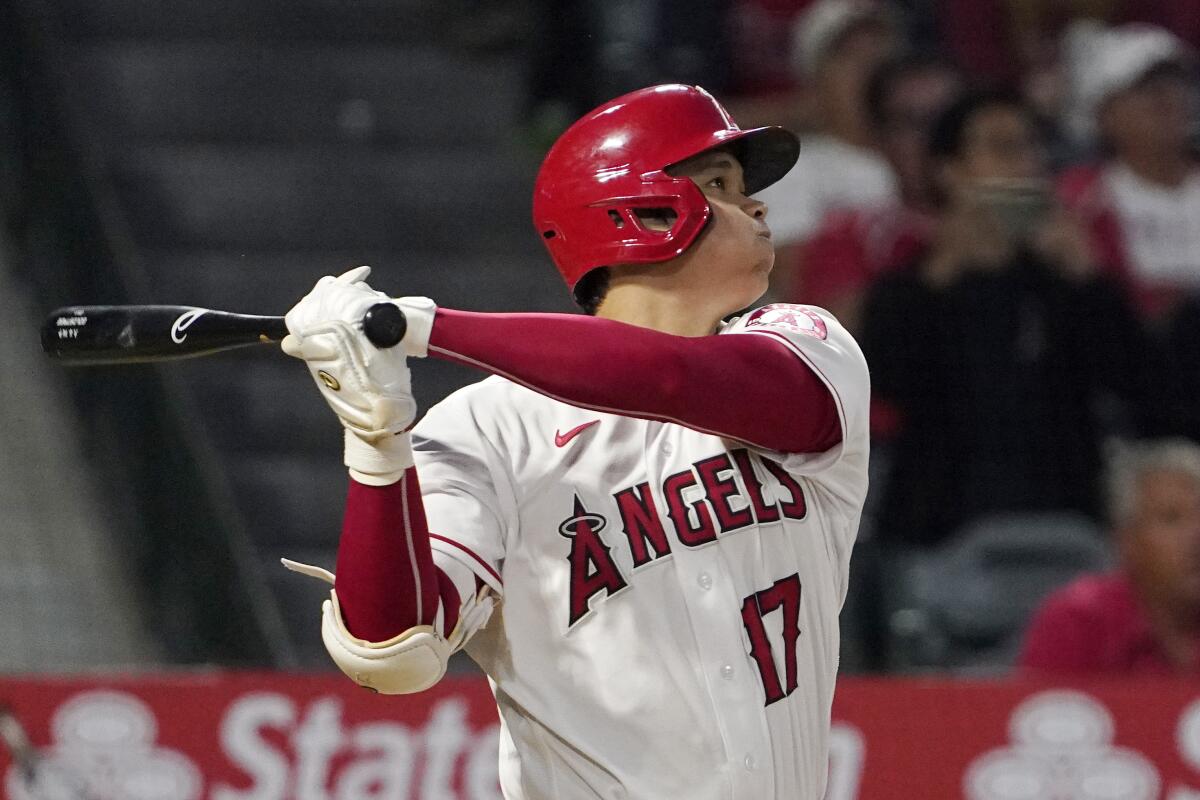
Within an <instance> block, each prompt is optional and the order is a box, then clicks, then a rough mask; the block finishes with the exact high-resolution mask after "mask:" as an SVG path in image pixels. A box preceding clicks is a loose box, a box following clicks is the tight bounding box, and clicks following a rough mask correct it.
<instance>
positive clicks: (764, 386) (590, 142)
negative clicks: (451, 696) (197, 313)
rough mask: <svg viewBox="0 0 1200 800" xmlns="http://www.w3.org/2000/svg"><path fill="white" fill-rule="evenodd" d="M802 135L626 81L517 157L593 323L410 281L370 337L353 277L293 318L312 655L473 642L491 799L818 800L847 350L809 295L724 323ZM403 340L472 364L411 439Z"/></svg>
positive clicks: (389, 659) (845, 447) (398, 679)
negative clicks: (532, 161) (300, 385)
mask: <svg viewBox="0 0 1200 800" xmlns="http://www.w3.org/2000/svg"><path fill="white" fill-rule="evenodd" d="M798 150H799V143H798V141H797V139H796V137H795V136H794V135H793V134H791V133H789V132H787V131H785V130H783V129H781V128H775V127H767V128H757V129H754V130H742V129H740V128H738V126H737V125H736V124H735V123H734V121H733V120H732V119H731V118H730V116H729V114H728V113H727V112H726V110H725V109H724V108H722V107H721V105H720V104H719V103H718V102H717V101H716V100H715V99H714V98H713V97H712V96H711V95H709V94H708V93H707V92H705V91H704V90H703V89H701V88H698V87H694V86H681V85H665V86H654V87H651V88H648V89H643V90H640V91H637V92H633V93H632V94H628V95H625V96H623V97H620V98H617V99H616V100H613V101H612V102H610V103H607V104H606V105H604V106H601V107H600V108H598V109H596V110H595V111H593V112H591V113H590V114H588V115H587V116H585V117H583V118H582V119H581V120H579V121H578V122H577V123H575V125H573V126H572V127H571V128H570V129H569V130H567V132H566V133H564V134H563V135H562V137H561V138H560V139H559V140H558V141H557V142H556V143H555V145H554V147H553V148H552V149H551V150H550V152H549V154H548V155H547V156H546V159H545V161H544V163H543V165H542V167H541V170H540V172H539V174H538V177H537V183H536V187H535V196H534V203H533V217H534V222H535V224H536V227H537V233H538V235H539V236H540V237H542V239H543V241H544V242H545V244H546V246H547V248H548V249H549V251H550V255H551V257H552V258H553V260H554V263H555V264H556V265H557V266H558V268H559V270H560V271H561V272H562V275H563V277H564V278H565V279H566V281H567V284H568V286H570V287H571V289H572V290H573V292H574V297H575V299H576V300H577V302H578V303H579V304H580V305H581V306H582V307H583V309H584V310H585V311H586V312H587V313H586V314H570V315H567V314H477V313H467V312H462V311H453V310H450V309H445V308H438V307H436V306H435V305H434V303H433V302H432V301H431V300H429V299H427V298H420V297H402V298H398V299H395V300H394V301H393V302H395V303H396V304H397V305H399V306H400V307H401V308H402V309H403V310H404V311H405V313H406V315H407V318H408V323H409V326H408V332H407V334H406V335H405V338H404V340H403V342H402V343H401V344H400V345H399V346H397V347H396V348H393V349H391V350H377V349H376V348H374V347H373V346H372V345H371V344H370V343H369V342H368V341H367V339H366V338H365V337H364V335H363V334H362V331H361V324H360V322H359V321H360V320H361V319H362V316H363V313H364V312H365V310H366V309H367V308H369V307H370V306H371V305H373V304H375V303H378V302H379V301H380V299H381V298H382V297H384V295H382V294H381V293H379V292H376V291H373V290H372V289H370V288H369V287H368V286H367V284H366V283H365V279H366V277H367V273H368V272H369V269H368V268H366V267H360V268H358V269H355V270H352V271H350V272H348V273H346V274H344V275H342V276H340V277H337V278H333V277H326V278H322V279H321V281H319V282H318V283H317V285H316V287H315V288H314V289H313V290H312V292H311V293H310V294H309V295H307V296H306V297H305V298H304V299H303V300H302V301H301V302H300V303H299V304H298V305H296V306H295V307H294V308H293V309H292V310H291V311H290V312H289V313H288V315H287V325H288V329H289V331H290V332H291V335H290V336H289V337H288V338H287V339H286V340H285V342H284V348H285V350H287V352H288V353H290V354H291V355H294V356H297V357H299V358H303V359H304V360H305V361H306V362H307V365H308V367H309V369H310V371H311V372H312V374H313V375H314V377H315V378H316V383H317V386H318V388H319V389H320V391H321V392H322V394H323V395H324V396H325V398H326V400H327V401H328V402H329V404H330V405H331V406H332V407H333V409H334V411H335V412H336V413H337V414H338V416H339V417H340V419H341V421H342V424H343V426H344V427H345V463H346V465H347V466H348V467H349V470H350V476H351V481H350V488H349V495H348V499H347V504H346V515H345V523H344V526H343V532H342V538H341V541H340V545H339V549H338V557H337V578H336V584H335V589H334V590H333V591H331V593H330V599H329V600H328V601H326V603H325V604H324V607H323V620H322V626H321V630H322V638H323V640H324V642H325V645H326V647H327V648H328V650H329V652H330V654H331V655H332V657H333V660H334V661H335V662H336V663H337V665H338V666H339V667H340V668H341V669H342V670H343V671H344V672H345V673H346V674H347V675H348V676H349V677H350V678H351V679H353V680H354V681H356V682H357V683H359V684H361V685H363V686H366V687H369V688H372V689H375V690H377V691H381V692H387V693H404V692H418V691H421V690H423V689H426V688H428V687H429V686H432V685H433V684H434V683H435V682H437V681H438V680H439V679H440V678H441V677H442V675H443V673H444V671H445V667H446V660H447V658H448V657H449V656H450V655H451V653H452V652H454V651H455V650H457V649H460V648H462V649H465V650H466V652H467V653H468V654H470V656H471V657H472V658H473V659H474V660H475V661H476V662H477V663H478V664H479V665H480V666H481V667H482V668H483V670H484V671H485V672H486V673H487V674H488V676H489V678H490V680H491V686H492V689H493V691H494V694H495V697H496V704H497V706H498V707H499V712H500V720H501V736H500V783H501V787H502V789H503V792H504V796H505V797H506V798H509V800H518V799H521V800H574V799H575V798H580V799H582V798H654V799H656V800H662V799H663V798H684V797H686V798H714V799H715V798H743V799H745V800H751V799H753V800H763V798H789V800H791V799H793V798H805V799H806V800H819V798H820V797H821V796H822V794H823V793H824V787H825V779H826V770H827V764H826V760H827V749H828V735H829V725H830V704H831V701H832V697H833V689H834V681H835V677H836V673H837V663H838V641H839V638H838V612H839V610H840V608H841V605H842V602H843V599H844V597H845V592H846V581H847V570H848V562H849V558H850V550H851V547H852V544H853V542H854V537H855V533H856V529H857V527H858V523H859V516H860V513H861V508H862V504H863V499H864V495H865V494H866V490H867V451H868V437H867V405H868V393H869V379H868V375H867V368H866V364H865V362H864V361H863V357H862V355H861V353H860V351H859V349H858V347H857V346H856V344H855V342H854V340H853V339H852V338H851V337H850V336H849V335H848V334H847V333H846V332H845V330H844V329H843V328H842V327H841V326H840V325H839V324H838V323H837V321H836V320H834V319H833V318H832V317H831V316H830V315H829V314H828V313H827V312H825V311H823V310H822V309H819V308H814V307H809V306H798V305H767V306H764V307H761V308H757V309H755V310H752V311H750V312H749V313H745V314H743V315H742V316H740V317H737V318H735V319H732V320H731V321H725V320H726V319H727V318H728V317H729V316H730V315H732V314H734V313H735V312H737V311H738V310H739V309H745V308H747V307H749V306H751V305H752V304H753V303H754V301H755V300H757V299H758V298H759V297H761V296H762V294H763V293H764V292H765V291H766V288H767V277H768V273H769V272H770V270H771V266H772V262H773V259H774V253H773V250H772V246H771V241H770V232H769V229H768V227H767V223H766V220H767V208H766V206H764V205H763V204H762V203H761V202H759V201H758V200H755V199H754V197H753V195H754V194H755V193H756V192H758V191H759V190H761V189H763V188H764V187H766V186H768V185H770V184H771V183H772V182H774V181H776V180H778V179H779V178H780V177H781V176H782V175H783V174H784V173H785V172H787V171H788V170H789V169H790V168H791V167H792V165H793V163H794V162H795V160H796V156H797V152H798ZM423 357H433V358H442V359H448V360H451V361H455V362H458V363H461V364H468V365H471V366H473V367H477V368H479V369H480V370H483V371H486V372H490V373H491V376H490V377H487V378H486V379H484V380H482V381H480V382H479V383H476V384H474V385H471V386H468V387H466V388H465V389H462V390H460V391H458V392H456V393H455V394H453V395H451V396H450V397H448V398H447V399H446V400H444V401H443V402H441V403H439V404H438V405H437V406H435V407H434V408H432V409H430V411H429V412H428V413H427V414H426V416H425V417H424V419H423V420H422V421H421V423H420V424H419V425H417V426H416V427H415V428H414V429H413V430H412V432H411V434H410V433H409V429H410V427H412V423H413V420H414V417H415V415H416V412H417V409H416V406H415V403H414V402H413V399H412V396H411V393H410V377H409V371H408V367H407V359H408V358H423ZM418 477H419V483H418ZM289 565H290V566H292V567H293V568H294V569H298V570H301V571H305V572H308V573H310V574H315V575H320V576H322V577H324V578H325V579H326V580H328V581H329V582H331V583H333V582H334V578H333V575H331V574H329V573H327V572H325V571H324V570H320V569H318V568H314V567H304V566H302V565H296V564H290V562H289Z"/></svg>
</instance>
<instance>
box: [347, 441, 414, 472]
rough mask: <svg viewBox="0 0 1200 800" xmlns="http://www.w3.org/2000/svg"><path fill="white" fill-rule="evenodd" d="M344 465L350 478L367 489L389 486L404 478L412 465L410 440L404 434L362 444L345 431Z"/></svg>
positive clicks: (362, 442)
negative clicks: (367, 487) (368, 487)
mask: <svg viewBox="0 0 1200 800" xmlns="http://www.w3.org/2000/svg"><path fill="white" fill-rule="evenodd" d="M344 462H345V464H346V466H347V467H349V468H350V477H351V478H354V480H356V481H358V482H359V483H363V484H366V485H367V486H389V485H391V484H393V483H395V482H396V481H398V480H400V479H401V478H403V477H404V471H405V470H406V469H408V468H409V467H411V466H412V465H413V452H412V437H411V436H410V435H409V434H408V433H399V434H396V435H395V436H385V437H383V438H382V439H377V440H376V441H374V442H366V441H364V440H363V439H362V438H361V437H360V436H359V435H358V434H357V433H355V432H354V431H351V430H349V429H347V430H346V433H345V458H344Z"/></svg>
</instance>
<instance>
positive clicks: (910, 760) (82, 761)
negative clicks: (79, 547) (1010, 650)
mask: <svg viewBox="0 0 1200 800" xmlns="http://www.w3.org/2000/svg"><path fill="white" fill-rule="evenodd" d="M0 704H3V705H5V706H7V708H8V710H9V713H7V714H0V733H2V734H3V736H4V739H5V741H6V742H7V743H8V745H9V746H8V748H6V749H5V750H3V751H0V788H2V792H3V796H4V797H6V798H11V800H84V798H86V800H407V799H408V798H412V800H451V799H452V798H462V799H463V800H498V798H499V797H500V792H499V788H498V787H497V783H496V752H497V750H496V747H497V737H498V735H499V724H498V721H497V718H496V711H495V706H494V705H493V702H492V698H491V694H490V693H489V691H488V687H487V683H486V682H485V681H484V680H483V679H481V678H479V677H475V676H459V677H454V676H452V677H449V678H447V679H445V680H443V681H442V682H441V683H440V684H438V685H437V686H436V687H434V688H433V689H431V690H430V691H427V692H424V693H422V694H419V695H412V696H404V697H386V696H382V695H376V694H372V693H370V692H367V691H365V690H362V689H359V688H358V687H356V686H354V685H353V684H351V683H350V682H349V681H347V680H346V679H344V678H342V677H340V676H336V675H296V674H283V673H279V674H275V673H223V672H213V673H208V672H204V673H164V674H144V675H136V676H121V677H108V676H101V677H95V676H88V677H78V678H42V677H30V678H5V679H0ZM833 716H834V729H833V738H832V748H831V755H830V780H829V788H828V791H827V793H826V800H893V799H894V800H942V799H943V798H944V799H945V800H950V799H951V798H966V799H967V800H1200V686H1196V685H1194V684H1191V683H1185V682H1170V681H1152V682H1132V683H1129V682H1083V683H1077V684H1073V685H1070V686H1067V685H1059V684H1041V683H1028V682H1006V681H997V682H990V681H988V682H984V681H953V680H898V679H896V680H893V679H853V678H846V679H843V680H842V681H841V682H840V683H839V688H838V693H837V697H836V700H835V704H834V715H833ZM23 735H25V736H27V737H28V745H27V746H26V745H24V744H22V736H23ZM14 750H15V752H16V757H15V758H14V755H13V752H12V751H14ZM664 800H666V799H664Z"/></svg>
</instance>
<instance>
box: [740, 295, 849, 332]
mask: <svg viewBox="0 0 1200 800" xmlns="http://www.w3.org/2000/svg"><path fill="white" fill-rule="evenodd" d="M745 327H747V328H754V327H770V328H786V329H787V330H790V331H795V332H796V333H803V334H804V335H805V336H811V337H813V338H814V339H825V338H826V337H828V336H829V328H828V327H827V326H826V325H825V320H823V319H821V317H820V316H819V315H818V314H817V313H816V312H814V311H812V310H810V309H808V308H805V307H804V306H797V305H792V304H791V303H772V304H771V305H769V306H763V307H762V308H760V309H757V310H755V311H753V312H752V313H751V314H750V316H749V317H748V318H747V319H746V324H745Z"/></svg>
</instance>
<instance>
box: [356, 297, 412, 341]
mask: <svg viewBox="0 0 1200 800" xmlns="http://www.w3.org/2000/svg"><path fill="white" fill-rule="evenodd" d="M362 325H363V333H365V334H366V335H367V339H368V340H370V342H371V344H373V345H375V346H376V347H378V348H380V349H382V348H386V347H395V346H396V345H398V344H400V340H401V339H403V338H404V334H405V332H406V331H407V330H408V320H407V319H405V318H404V312H403V311H401V310H400V307H399V306H397V305H396V304H395V303H376V304H375V305H373V306H371V307H370V308H368V309H367V313H366V314H364V315H363V323H362Z"/></svg>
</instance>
